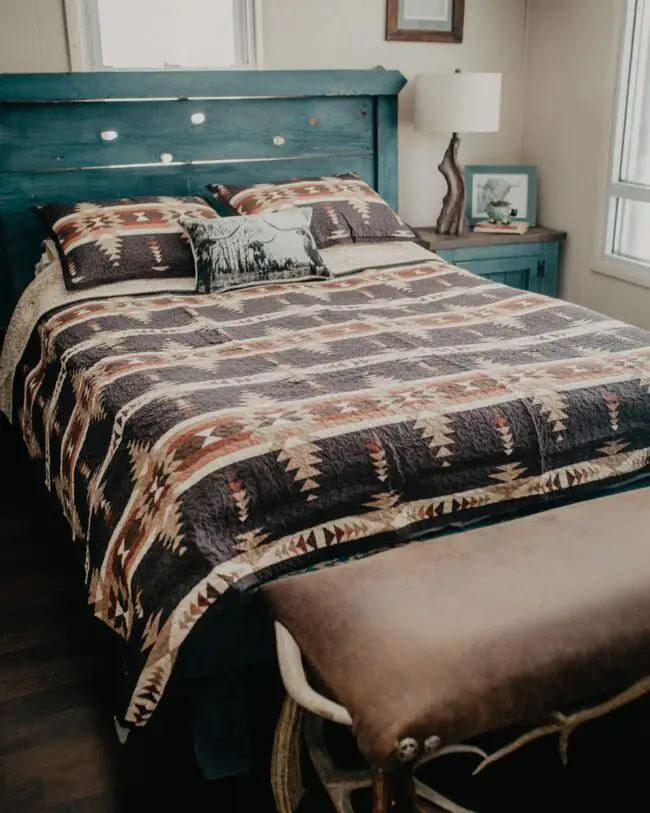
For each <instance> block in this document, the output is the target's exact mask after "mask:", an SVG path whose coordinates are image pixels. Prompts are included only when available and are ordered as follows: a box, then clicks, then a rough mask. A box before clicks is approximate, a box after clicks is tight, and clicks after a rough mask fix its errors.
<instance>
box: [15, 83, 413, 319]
mask: <svg viewBox="0 0 650 813" xmlns="http://www.w3.org/2000/svg"><path fill="white" fill-rule="evenodd" d="M405 84H406V80H405V79H404V77H403V76H402V75H401V74H400V73H398V72H397V71H387V70H384V69H379V68H378V69H374V70H364V71H200V72H185V71H181V72H144V73H143V72H138V73H131V72H112V73H76V74H56V73H55V74H0V330H3V329H4V327H6V324H7V321H8V318H9V316H10V314H11V310H12V308H13V306H14V305H15V303H16V301H17V299H18V297H19V296H20V294H21V293H22V291H23V290H24V289H25V287H26V286H27V284H28V283H29V281H30V280H31V279H32V277H33V271H34V265H35V264H36V262H37V260H38V258H39V256H40V253H41V241H42V239H43V237H44V236H45V235H44V233H43V229H42V226H41V224H40V222H39V219H38V217H37V216H36V214H35V213H34V212H33V210H32V206H33V205H34V204H39V203H41V204H42V203H47V202H74V201H80V200H92V199H101V198H119V197H129V196H134V195H180V194H197V195H206V194H207V193H206V191H205V185H206V184H208V183H211V182H215V181H221V182H223V183H226V184H229V183H235V184H240V183H250V182H253V183H255V182H261V181H272V180H281V179H283V178H287V177H298V176H303V177H305V176H310V175H323V174H330V173H336V172H342V171H355V172H358V173H359V174H360V175H361V176H362V177H363V178H364V179H365V180H366V181H367V182H368V183H370V184H371V185H372V186H373V187H374V188H375V189H376V190H377V191H378V192H379V193H380V194H381V195H382V196H383V197H384V198H385V199H386V200H387V201H388V202H389V203H390V204H391V205H392V206H394V207H396V206H397V94H398V93H399V91H400V90H401V89H402V87H403V86H404V85H405Z"/></svg>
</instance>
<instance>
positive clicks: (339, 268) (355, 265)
mask: <svg viewBox="0 0 650 813" xmlns="http://www.w3.org/2000/svg"><path fill="white" fill-rule="evenodd" d="M321 254H322V255H323V259H324V260H325V265H326V266H327V267H328V268H329V270H330V271H331V272H332V274H334V276H335V277H338V276H342V275H343V274H353V273H354V272H355V271H363V270H365V269H366V268H383V267H385V266H387V265H398V264H400V263H410V262H416V263H417V262H430V261H431V260H439V259H440V257H438V256H437V255H436V254H432V253H431V252H430V251H428V250H427V249H426V248H422V246H420V245H418V244H417V243H409V242H398V243H367V244H364V243H362V244H360V245H358V246H334V247H333V248H325V249H323V250H322V251H321Z"/></svg>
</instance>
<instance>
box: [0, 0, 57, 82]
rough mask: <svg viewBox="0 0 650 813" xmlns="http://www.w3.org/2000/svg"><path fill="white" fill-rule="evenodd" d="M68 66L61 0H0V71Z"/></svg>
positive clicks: (35, 69)
mask: <svg viewBox="0 0 650 813" xmlns="http://www.w3.org/2000/svg"><path fill="white" fill-rule="evenodd" d="M69 66H70V63H69V60H68V42H67V39H66V32H65V15H64V12H63V0H0V73H6V72H33V71H35V72H38V71H67V70H68V69H69Z"/></svg>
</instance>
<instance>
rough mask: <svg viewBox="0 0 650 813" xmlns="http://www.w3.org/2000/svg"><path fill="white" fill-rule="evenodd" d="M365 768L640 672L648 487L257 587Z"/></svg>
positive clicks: (649, 540)
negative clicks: (344, 724)
mask: <svg viewBox="0 0 650 813" xmlns="http://www.w3.org/2000/svg"><path fill="white" fill-rule="evenodd" d="M264 593H265V594H266V597H267V599H268V600H269V601H270V603H271V605H272V609H273V613H274V615H275V617H276V618H277V619H278V620H280V621H281V622H282V623H283V624H284V625H285V626H286V627H287V628H288V629H289V630H290V631H291V632H292V633H293V635H294V636H295V638H296V640H297V641H298V644H299V645H300V647H301V649H302V652H303V654H304V655H305V657H306V658H307V660H308V661H309V663H310V664H311V666H312V667H313V669H314V670H315V672H316V674H317V675H318V676H319V678H320V680H321V681H322V682H323V683H324V684H325V685H326V687H327V688H328V690H329V691H330V692H331V695H332V697H333V699H335V700H337V701H338V702H339V703H341V704H342V705H343V706H345V707H346V708H347V709H348V710H349V712H350V713H351V715H352V718H353V721H354V731H355V734H356V737H357V741H358V743H359V746H360V748H361V750H362V752H363V753H364V754H365V756H366V757H367V758H368V759H369V760H370V762H371V763H373V764H374V765H376V766H378V767H383V768H388V767H391V766H394V764H395V748H396V745H397V743H398V742H399V741H400V740H401V739H402V738H403V737H407V736H408V737H415V738H416V739H418V741H419V742H420V743H421V744H422V741H423V740H424V739H425V738H427V737H428V736H430V735H433V734H438V735H440V736H441V737H442V740H443V743H445V744H450V743H459V742H463V741H466V740H467V739H469V738H472V737H474V736H475V735H478V734H481V733H485V732H488V731H493V730H497V729H500V728H502V727H505V726H507V725H510V724H518V723H523V722H527V721H529V720H530V721H534V722H537V721H539V719H540V717H542V716H543V715H545V714H546V713H549V712H551V711H554V710H559V709H561V707H563V706H566V705H567V704H572V703H574V702H579V701H583V700H585V699H588V698H590V697H591V696H593V695H595V694H597V693H600V692H603V691H609V690H610V689H618V688H619V687H623V686H627V685H628V684H630V683H632V682H634V681H635V680H637V679H639V678H640V677H643V676H645V675H647V674H650V489H643V490H638V491H633V492H629V493H625V494H618V495H614V496H609V497H604V498H601V499H597V500H592V501H588V502H584V503H581V504H578V505H573V506H570V507H565V508H559V509H555V510H552V511H548V512H545V513H542V514H537V515H534V516H530V517H526V518H524V519H517V520H513V521H510V522H507V523H501V524H498V525H493V526H490V527H484V528H479V529H476V530H473V531H468V532H465V533H462V534H458V535H452V536H444V537H439V538H437V539H432V540H428V541H425V542H415V543H412V544H410V545H407V546H405V547H401V548H398V549H394V550H390V551H386V552H383V553H380V554H376V555H374V556H370V557H368V558H366V559H363V560H359V561H355V562H350V563H347V564H341V565H338V566H336V567H334V568H328V569H325V570H322V571H318V572H313V573H306V574H301V575H298V576H294V577H291V578H289V579H286V580H283V581H279V582H276V583H274V584H271V585H269V586H267V587H265V588H264Z"/></svg>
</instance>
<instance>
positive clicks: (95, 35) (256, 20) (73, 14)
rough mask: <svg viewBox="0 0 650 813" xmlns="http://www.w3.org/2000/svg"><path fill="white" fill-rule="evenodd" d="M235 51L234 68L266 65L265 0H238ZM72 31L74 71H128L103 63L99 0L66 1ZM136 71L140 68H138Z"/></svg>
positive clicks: (70, 40)
mask: <svg viewBox="0 0 650 813" xmlns="http://www.w3.org/2000/svg"><path fill="white" fill-rule="evenodd" d="M234 2H235V9H236V15H235V53H236V55H237V64H236V65H235V66H234V69H247V68H250V69H254V68H261V67H262V34H261V20H262V0H234ZM64 3H65V14H66V26H67V33H68V52H69V55H70V69H71V70H72V71H81V72H85V71H112V70H128V69H120V68H112V67H111V66H106V65H104V64H103V62H102V59H101V41H100V38H99V13H98V4H97V0H64ZM134 70H136V69H134ZM156 70H228V69H227V68H220V67H217V66H215V67H214V68H195V67H191V68H187V67H183V66H178V67H176V66H168V67H166V68H156Z"/></svg>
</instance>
